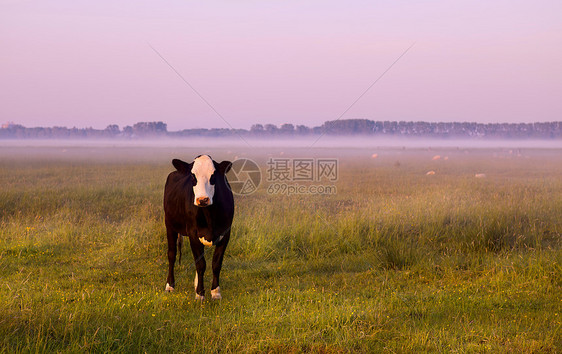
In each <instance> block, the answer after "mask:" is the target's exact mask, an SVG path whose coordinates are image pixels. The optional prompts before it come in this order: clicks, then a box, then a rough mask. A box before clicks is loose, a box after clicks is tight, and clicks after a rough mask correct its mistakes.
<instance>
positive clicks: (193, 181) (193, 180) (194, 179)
mask: <svg viewBox="0 0 562 354" xmlns="http://www.w3.org/2000/svg"><path fill="white" fill-rule="evenodd" d="M191 182H192V183H193V185H194V186H195V185H196V184H197V178H196V177H195V174H194V173H192V174H191Z"/></svg>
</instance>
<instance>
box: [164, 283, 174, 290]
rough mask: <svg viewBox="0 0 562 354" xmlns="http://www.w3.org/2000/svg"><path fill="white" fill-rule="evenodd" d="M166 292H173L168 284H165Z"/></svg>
mask: <svg viewBox="0 0 562 354" xmlns="http://www.w3.org/2000/svg"><path fill="white" fill-rule="evenodd" d="M166 291H174V288H173V287H171V286H170V284H168V283H166Z"/></svg>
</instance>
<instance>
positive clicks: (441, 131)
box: [0, 119, 562, 139]
mask: <svg viewBox="0 0 562 354" xmlns="http://www.w3.org/2000/svg"><path fill="white" fill-rule="evenodd" d="M311 134H316V135H318V134H329V135H357V134H360V135H385V136H416V137H434V138H517V139H525V138H536V139H560V138H562V122H544V123H486V124H485V123H468V122H464V123H456V122H451V123H430V122H406V121H400V122H396V121H372V120H368V119H341V120H334V121H327V122H325V123H324V124H323V125H321V126H318V127H313V128H310V127H307V126H305V125H296V126H295V125H293V124H288V123H287V124H283V125H281V126H280V127H278V126H276V125H274V124H265V125H262V124H254V125H252V127H251V128H250V130H246V129H185V130H180V131H175V132H169V131H168V129H167V125H166V123H164V122H139V123H136V124H135V125H133V126H126V127H124V128H123V129H120V128H119V126H118V125H115V124H112V125H109V126H107V128H105V129H93V128H85V129H78V128H65V127H52V128H26V127H24V126H22V125H18V124H13V123H7V124H4V125H2V128H1V129H0V138H18V139H24V138H35V139H61V138H119V137H120V138H137V137H165V136H171V137H193V136H215V137H220V136H233V135H244V136H255V137H267V136H299V135H311Z"/></svg>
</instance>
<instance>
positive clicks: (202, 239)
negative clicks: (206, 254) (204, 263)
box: [199, 237, 213, 247]
mask: <svg viewBox="0 0 562 354" xmlns="http://www.w3.org/2000/svg"><path fill="white" fill-rule="evenodd" d="M199 242H201V243H202V244H204V245H205V246H207V247H211V246H212V245H213V243H212V242H209V241H207V240H205V238H204V237H199Z"/></svg>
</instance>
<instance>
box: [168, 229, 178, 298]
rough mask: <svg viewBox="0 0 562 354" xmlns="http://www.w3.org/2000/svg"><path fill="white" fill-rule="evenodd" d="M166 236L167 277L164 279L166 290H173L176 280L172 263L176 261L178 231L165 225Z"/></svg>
mask: <svg viewBox="0 0 562 354" xmlns="http://www.w3.org/2000/svg"><path fill="white" fill-rule="evenodd" d="M166 233H167V237H168V278H167V279H166V291H174V287H175V286H176V281H175V278H174V265H175V263H176V252H177V241H178V233H177V232H175V231H173V230H172V228H171V227H166Z"/></svg>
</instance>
